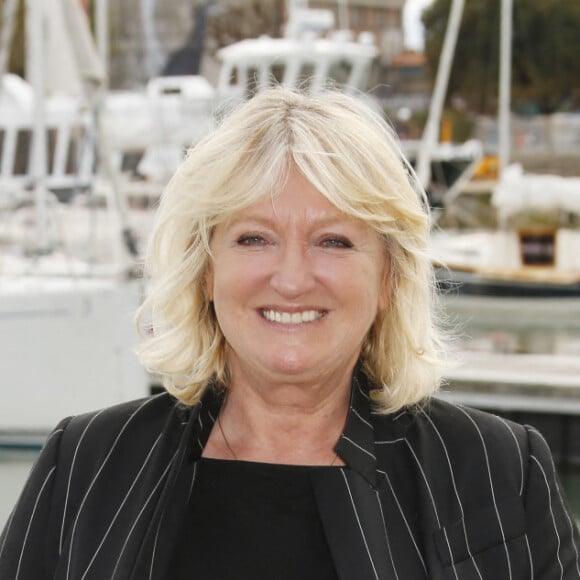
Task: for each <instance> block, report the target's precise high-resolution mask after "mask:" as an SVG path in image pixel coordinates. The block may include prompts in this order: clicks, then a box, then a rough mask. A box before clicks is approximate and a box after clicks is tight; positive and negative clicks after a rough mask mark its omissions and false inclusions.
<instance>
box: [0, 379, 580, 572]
mask: <svg viewBox="0 0 580 580" xmlns="http://www.w3.org/2000/svg"><path fill="white" fill-rule="evenodd" d="M372 388H373V385H372V384H369V381H368V380H367V378H366V377H365V375H364V374H362V373H360V372H358V371H357V373H355V376H354V378H353V388H352V398H351V407H350V412H349V416H348V420H347V424H346V426H345V429H344V432H343V434H342V436H341V438H340V440H339V442H338V444H337V447H336V450H337V452H338V453H339V455H340V456H341V457H342V459H343V460H344V462H345V464H346V466H345V467H336V468H334V469H327V470H315V473H314V474H313V476H312V478H313V479H312V485H313V489H314V493H315V497H316V500H317V503H318V507H319V513H320V517H321V520H322V523H323V527H324V530H325V533H326V536H327V540H328V544H329V546H330V551H331V554H332V557H333V559H334V563H335V566H336V570H337V573H338V577H339V578H340V579H341V580H378V579H380V580H386V579H389V580H390V579H396V580H420V579H423V578H433V579H435V580H444V579H445V580H472V579H474V580H504V579H506V580H508V579H509V580H520V579H542V580H548V579H567V580H568V579H578V578H580V565H579V561H578V553H579V537H578V532H577V529H576V525H575V523H574V520H573V517H572V515H571V513H570V511H569V509H568V507H567V504H566V500H565V499H564V497H563V495H562V491H561V488H560V484H559V482H558V479H557V476H556V474H555V471H554V465H553V462H552V459H551V455H550V452H549V449H548V447H547V445H546V443H545V441H544V440H543V438H542V437H541V436H540V435H539V434H538V432H537V431H535V430H533V429H531V428H528V427H522V426H520V425H516V424H514V423H511V422H508V421H504V420H502V419H500V418H498V417H495V416H492V415H489V414H486V413H482V412H479V411H475V410H472V409H467V408H463V407H458V406H454V405H451V404H448V403H445V402H442V401H440V400H437V399H433V400H431V401H429V402H428V403H426V404H425V405H423V406H421V407H417V408H409V409H405V410H403V411H402V412H400V413H398V414H396V415H386V416H385V415H378V414H374V413H373V412H372V411H371V407H370V401H369V392H370V390H371V389H372ZM220 404H221V401H220V399H219V397H218V396H217V395H216V394H215V393H214V392H213V390H212V389H208V392H207V394H206V395H205V396H204V399H203V401H202V403H200V404H199V405H198V406H196V407H194V408H186V407H184V406H182V405H181V404H178V403H176V402H175V400H174V399H172V398H171V397H170V396H169V395H167V394H163V395H158V396H155V397H151V398H148V399H144V400H140V401H135V402H131V403H127V404H123V405H120V406H116V407H113V408H109V409H106V410H102V411H99V412H97V413H92V414H87V415H83V416H78V417H73V418H69V419H66V420H64V421H62V422H61V424H60V425H59V426H58V427H57V428H56V429H55V431H54V432H53V433H52V435H51V437H50V439H49V440H48V442H47V443H46V446H45V448H44V450H43V452H42V454H41V456H40V458H39V460H38V462H37V464H36V465H35V467H34V468H33V470H32V473H31V475H30V478H29V480H28V482H27V484H26V486H25V488H24V491H23V493H22V496H21V498H20V500H19V502H18V504H17V505H16V507H15V509H14V512H13V515H12V516H11V519H10V520H9V522H8V524H7V526H6V528H5V530H4V532H3V535H2V537H1V538H0V578H1V579H2V580H39V579H49V578H50V579H58V580H81V579H87V580H88V579H95V580H96V579H98V580H109V579H115V580H128V579H132V580H145V579H150V578H151V579H153V578H154V579H163V578H165V574H164V571H165V570H166V569H167V566H168V562H169V561H170V559H171V557H172V546H173V545H174V541H175V538H176V535H177V534H178V533H179V529H180V524H181V522H182V519H183V517H184V514H185V513H186V512H187V510H186V506H187V503H188V500H189V497H190V494H191V491H192V489H193V486H195V476H196V462H197V460H198V459H199V457H200V456H201V452H202V450H203V447H204V445H205V443H206V441H207V439H208V437H209V433H210V431H211V428H212V426H213V424H214V420H215V417H216V416H217V413H218V412H219V406H220Z"/></svg>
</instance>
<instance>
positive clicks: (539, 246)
mask: <svg viewBox="0 0 580 580" xmlns="http://www.w3.org/2000/svg"><path fill="white" fill-rule="evenodd" d="M519 237H520V252H521V257H522V264H523V265H524V266H553V265H554V264H555V261H556V230H553V229H548V230H539V231H538V230H523V231H520V232H519Z"/></svg>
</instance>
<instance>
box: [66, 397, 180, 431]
mask: <svg viewBox="0 0 580 580" xmlns="http://www.w3.org/2000/svg"><path fill="white" fill-rule="evenodd" d="M180 412H181V413H184V412H185V408H184V407H182V406H181V405H180V404H179V403H178V402H177V401H176V400H175V399H174V398H173V397H172V396H171V395H169V394H168V393H162V394H160V395H155V396H151V397H144V398H142V399H135V400H133V401H127V402H125V403H120V404H118V405H113V406H111V407H106V408H104V409H99V410H97V411H91V412H89V413H84V414H81V415H76V416H74V417H70V418H68V419H65V420H64V421H63V423H62V424H61V427H63V428H64V434H65V436H66V437H67V438H71V439H77V438H79V437H82V436H83V435H85V436H86V434H87V431H99V435H100V436H101V437H102V436H105V437H106V436H114V435H116V434H118V433H120V432H122V431H124V430H125V429H127V428H131V429H134V428H138V427H142V426H144V425H147V427H148V428H153V429H154V428H155V426H156V425H157V426H163V425H164V424H165V422H166V421H167V419H168V418H169V417H170V416H171V415H172V414H174V413H180Z"/></svg>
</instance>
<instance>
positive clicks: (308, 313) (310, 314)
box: [262, 310, 324, 324]
mask: <svg viewBox="0 0 580 580" xmlns="http://www.w3.org/2000/svg"><path fill="white" fill-rule="evenodd" d="M323 314H324V313H323V312H322V311H320V310H304V311H303V312H279V311H277V310H262V315H263V316H264V318H265V319H266V320H269V321H270V322H279V323H281V324H300V323H302V322H313V321H314V320H317V319H318V318H321V317H322V316H323Z"/></svg>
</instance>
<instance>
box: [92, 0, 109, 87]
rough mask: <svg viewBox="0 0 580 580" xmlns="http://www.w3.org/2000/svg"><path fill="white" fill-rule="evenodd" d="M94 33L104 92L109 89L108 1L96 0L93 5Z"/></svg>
mask: <svg viewBox="0 0 580 580" xmlns="http://www.w3.org/2000/svg"><path fill="white" fill-rule="evenodd" d="M95 33H96V40H97V50H98V52H99V56H100V58H101V63H102V65H103V82H102V84H101V91H105V90H106V89H108V88H109V53H110V48H109V0H97V1H96V3H95Z"/></svg>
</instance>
